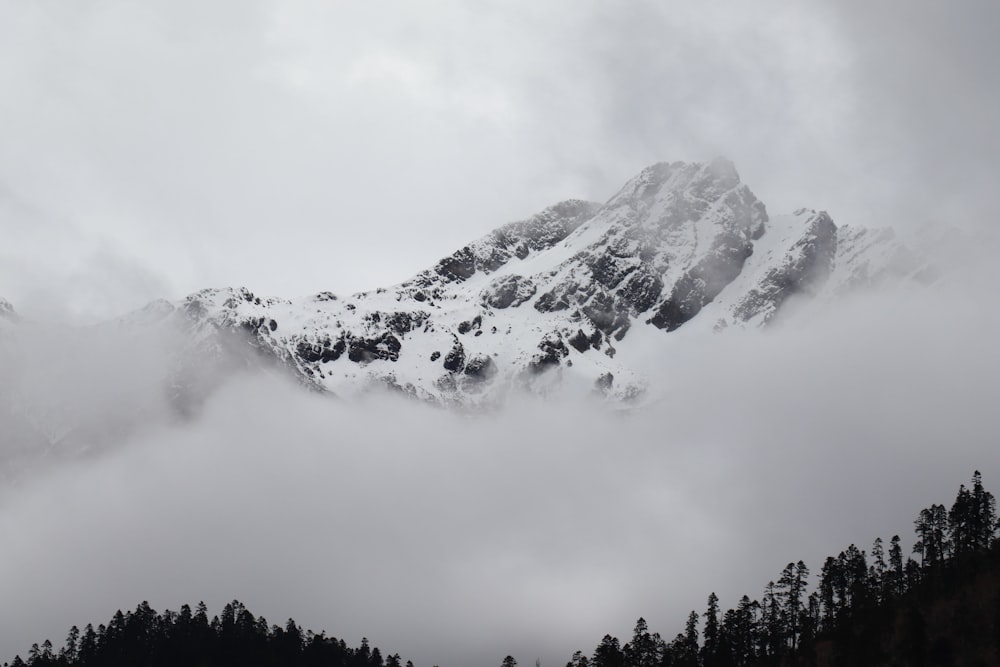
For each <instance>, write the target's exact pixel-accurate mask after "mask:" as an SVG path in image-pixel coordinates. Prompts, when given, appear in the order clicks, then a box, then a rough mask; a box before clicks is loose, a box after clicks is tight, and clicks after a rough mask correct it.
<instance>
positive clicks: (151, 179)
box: [0, 0, 997, 310]
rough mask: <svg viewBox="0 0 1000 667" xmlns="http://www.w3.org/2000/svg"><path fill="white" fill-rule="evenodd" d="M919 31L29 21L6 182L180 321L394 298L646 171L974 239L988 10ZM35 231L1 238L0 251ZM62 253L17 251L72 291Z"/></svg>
mask: <svg viewBox="0 0 1000 667" xmlns="http://www.w3.org/2000/svg"><path fill="white" fill-rule="evenodd" d="M902 7H903V6H902V5H898V4H891V5H882V6H880V8H869V7H867V6H865V7H860V6H856V5H854V4H851V3H828V4H823V5H815V6H810V7H809V8H798V7H796V8H790V7H788V6H787V4H786V3H779V2H767V3H764V5H760V4H758V5H755V6H754V7H752V8H750V7H746V6H744V5H743V4H740V3H736V2H731V3H724V4H723V5H713V6H705V7H702V6H697V7H689V8H681V7H677V6H674V7H665V6H663V5H662V4H657V3H645V2H640V3H633V4H631V5H629V7H627V8H614V9H611V8H609V7H607V6H606V5H604V4H602V3H556V4H552V3H547V4H546V6H545V8H539V7H537V6H536V5H532V4H530V3H502V4H489V3H487V4H481V5H479V6H477V8H476V9H475V10H472V9H470V8H468V7H465V6H463V5H460V4H456V3H448V2H443V3H439V4H437V5H435V7H434V10H433V11H428V10H426V8H419V9H418V8H416V7H414V6H412V5H409V4H407V3H395V4H391V5H390V6H380V7H379V8H378V9H375V8H370V7H345V6H340V5H337V6H330V5H327V4H325V3H312V4H302V5H295V6H288V5H285V4H280V3H274V2H268V1H265V0H261V1H260V2H255V3H238V4H225V3H223V4H216V5H213V8H211V9H206V8H204V7H201V6H200V5H198V4H197V3H152V4H147V5H145V6H144V7H143V8H141V9H138V8H135V7H132V6H130V5H128V4H126V3H118V2H106V3H92V4H89V5H82V6H80V7H75V8H72V9H70V8H59V9H56V8H54V7H43V6H40V5H37V4H35V3H26V2H17V3H12V4H10V5H8V6H6V7H5V8H4V9H3V10H0V11H2V12H3V15H2V17H0V18H2V19H3V20H2V21H0V25H2V27H0V31H2V32H0V36H2V40H0V44H2V46H0V50H2V51H0V55H3V56H4V57H3V58H2V61H3V65H0V84H2V85H3V86H4V89H5V90H8V91H10V94H9V95H8V96H7V97H6V101H5V103H4V104H3V105H0V122H2V123H3V125H4V127H5V128H7V131H6V132H5V133H4V137H3V139H2V140H0V141H2V143H0V148H2V150H0V182H3V183H5V184H6V187H7V188H8V190H9V191H10V192H12V193H14V194H15V195H16V196H18V197H19V198H20V199H21V200H23V201H25V202H27V203H28V204H30V205H31V206H34V207H36V208H39V209H41V210H44V211H46V213H47V214H48V215H50V217H53V218H56V219H59V220H63V221H65V224H66V225H68V226H69V228H70V229H71V230H72V231H73V233H74V234H75V235H76V237H78V238H79V241H78V242H76V241H74V243H73V246H72V247H77V248H79V251H78V255H77V256H76V257H75V259H76V260H77V261H83V260H81V259H80V258H86V257H90V256H92V255H90V254H89V253H90V250H89V249H90V248H91V247H92V246H93V245H94V244H98V245H103V246H106V247H112V248H114V251H115V253H116V255H117V256H118V257H119V258H120V259H121V261H120V262H119V264H122V265H128V266H133V267H134V266H142V267H144V269H145V271H146V272H148V273H149V274H150V275H152V276H156V280H159V281H160V283H161V287H160V288H159V289H160V290H161V291H162V292H164V294H161V295H162V296H170V297H177V296H180V295H183V294H185V293H188V292H191V291H193V290H195V289H199V288H202V287H205V286H219V285H240V284H245V285H248V286H249V287H251V288H253V289H254V290H255V291H258V292H263V293H274V294H282V295H289V296H294V295H298V294H303V293H309V292H315V291H319V290H327V289H332V290H334V291H352V290H357V289H363V288H370V287H372V286H375V285H379V284H385V283H391V282H394V281H398V280H402V279H404V278H406V277H408V276H409V275H411V274H412V273H414V272H416V271H418V270H420V269H422V268H424V267H426V266H427V265H429V264H431V263H432V262H433V261H435V260H436V259H437V258H438V257H440V256H441V255H443V254H446V253H448V252H450V251H451V250H452V249H453V248H455V247H458V246H460V245H462V244H463V243H465V242H467V241H468V240H470V239H471V238H475V237H477V236H479V235H481V234H483V233H485V232H486V231H488V230H489V229H491V228H493V227H495V226H497V225H499V224H500V223H502V222H506V221H509V220H512V219H516V218H520V217H524V216H527V215H529V214H531V213H533V212H535V211H537V210H539V209H541V208H542V207H544V206H546V205H548V204H550V203H553V202H554V201H557V200H559V199H563V198H567V197H583V198H589V199H598V200H603V199H606V198H607V197H609V196H610V195H611V194H612V193H613V192H614V191H615V189H616V188H617V187H618V186H620V184H621V183H622V182H623V181H624V180H625V179H626V178H628V177H629V176H630V175H632V174H634V173H636V172H637V171H638V170H639V169H640V168H641V167H643V166H645V165H646V164H649V163H651V162H654V161H658V160H664V159H666V160H674V159H686V160H702V159H708V158H710V157H712V156H714V155H716V154H725V155H728V156H729V157H730V158H732V159H733V160H734V161H735V162H736V164H737V165H738V167H739V168H740V170H741V173H742V175H743V177H744V180H746V181H747V182H748V183H749V184H750V185H751V187H753V188H754V189H755V190H756V191H757V194H758V195H759V196H760V197H761V198H762V199H763V200H764V201H765V202H767V203H768V205H769V207H770V208H771V210H772V211H775V212H782V211H787V210H791V209H794V208H797V207H799V206H802V205H806V206H810V207H816V208H824V209H828V210H830V211H831V213H832V214H833V215H834V217H835V219H836V220H837V221H838V222H839V223H850V224H872V223H875V224H893V225H897V226H903V227H908V226H918V225H919V224H922V223H924V222H927V221H933V222H940V221H942V220H944V221H946V222H949V223H958V224H962V225H966V226H968V225H969V224H970V221H972V220H977V219H979V218H982V217H985V216H987V215H988V214H989V210H990V205H989V197H988V195H987V193H988V192H989V189H990V185H991V183H992V182H993V181H994V180H995V175H996V163H997V159H996V158H997V155H996V151H997V145H996V142H995V141H994V140H992V139H991V137H993V134H994V133H993V132H992V128H991V126H990V119H991V118H993V117H994V116H995V115H996V114H995V111H996V104H997V102H996V94H997V85H996V83H997V82H996V75H995V73H994V72H993V71H992V68H991V67H990V63H992V62H993V61H994V60H995V58H992V57H991V56H992V55H993V54H992V52H991V49H993V48H994V47H993V46H992V40H990V39H988V38H985V37H984V36H983V34H982V31H983V30H985V29H986V28H984V27H983V26H987V25H991V24H992V23H991V22H990V20H989V18H990V16H992V14H994V13H995V12H996V10H995V9H994V8H993V7H992V6H991V5H990V4H989V3H967V4H964V5H963V6H962V7H957V8H952V7H949V8H947V9H942V8H940V7H938V6H937V5H934V4H933V3H917V4H916V5H914V4H913V3H907V4H906V5H905V10H901V8H902ZM23 225H24V223H23V222H22V221H20V220H19V219H18V214H16V213H12V212H9V211H4V214H3V215H2V216H0V231H2V232H3V234H4V235H5V236H6V237H11V236H17V234H18V227H19V226H23ZM46 243H47V242H46V241H42V240H39V241H38V242H37V243H35V244H33V245H32V246H30V247H28V248H24V249H23V250H19V251H18V253H19V255H20V256H22V257H28V256H31V257H34V258H37V270H36V271H35V273H36V274H38V275H39V276H42V275H45V274H46V273H50V274H52V275H55V276H60V275H62V274H61V267H60V264H59V263H58V262H57V261H56V260H54V259H47V258H46V252H45V249H46ZM4 263H5V264H7V265H8V266H12V265H13V264H12V263H11V262H10V260H9V259H5V260H4ZM109 271H111V272H112V274H113V275H118V274H117V273H116V270H115V269H114V268H110V269H109ZM11 273H12V271H10V270H8V271H7V272H6V274H7V275H8V276H9V275H10V274H11ZM131 275H132V272H130V270H128V269H126V270H125V271H124V272H123V273H122V274H121V278H120V280H119V282H122V283H129V282H131V281H130V276H131ZM76 281H77V282H78V283H80V284H82V283H89V286H88V287H87V289H89V290H91V291H93V292H100V291H102V290H104V289H105V288H104V285H105V283H106V282H107V279H106V278H105V277H103V276H102V275H100V272H95V273H94V275H90V274H85V275H83V276H78V277H77V278H76ZM5 282H7V283H8V285H7V286H6V288H2V287H0V289H3V291H4V293H5V296H7V297H8V298H10V299H12V300H13V301H15V303H17V302H24V301H25V300H29V301H31V300H34V299H35V298H37V297H36V294H35V293H33V292H32V291H31V290H29V289H25V288H23V287H22V286H21V285H19V284H18V282H17V281H16V280H15V279H12V278H6V280H5ZM31 283H32V284H33V285H37V284H40V283H41V278H40V279H39V280H35V279H32V281H31ZM147 285H149V287H150V289H151V288H152V283H151V282H148V281H147ZM36 289H37V288H36ZM53 289H54V288H53ZM150 289H145V290H141V291H142V292H143V293H145V292H148V291H150ZM49 291H53V290H52V289H50V290H49ZM136 298H137V295H136ZM134 301H135V298H132V297H131V296H130V297H129V298H126V297H125V296H122V297H121V298H117V297H116V298H111V297H109V299H108V304H109V306H108V307H109V309H110V308H111V306H112V304H113V306H114V307H117V308H118V309H119V310H127V309H128V308H131V307H132V306H133V304H134ZM24 307H26V308H29V309H30V308H32V306H31V305H30V304H29V305H27V306H24Z"/></svg>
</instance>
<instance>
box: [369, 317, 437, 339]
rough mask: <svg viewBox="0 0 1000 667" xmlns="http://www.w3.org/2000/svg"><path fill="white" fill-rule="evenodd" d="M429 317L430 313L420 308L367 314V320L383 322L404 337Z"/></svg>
mask: <svg viewBox="0 0 1000 667" xmlns="http://www.w3.org/2000/svg"><path fill="white" fill-rule="evenodd" d="M429 317H430V314H428V313H425V312H423V311H420V310H418V311H414V312H408V311H396V312H393V313H379V312H378V311H376V312H374V313H371V314H369V315H367V316H366V317H365V320H366V321H368V322H371V323H374V324H378V323H379V322H382V323H384V326H385V327H386V329H388V330H389V331H391V332H393V333H394V334H396V335H397V336H400V337H403V336H405V335H406V334H408V333H410V332H411V331H413V330H415V329H419V328H420V327H421V326H423V325H424V323H425V322H426V321H427V319H428V318H429Z"/></svg>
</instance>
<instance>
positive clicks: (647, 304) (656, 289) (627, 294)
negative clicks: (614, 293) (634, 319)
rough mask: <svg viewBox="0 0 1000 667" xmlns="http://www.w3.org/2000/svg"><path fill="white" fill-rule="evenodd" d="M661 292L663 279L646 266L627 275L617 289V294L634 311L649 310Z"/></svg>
mask: <svg viewBox="0 0 1000 667" xmlns="http://www.w3.org/2000/svg"><path fill="white" fill-rule="evenodd" d="M661 292H663V279H662V278H660V276H658V275H656V274H655V273H653V272H652V271H651V270H649V269H648V268H646V267H642V268H641V269H639V270H638V271H636V272H635V273H633V274H631V275H630V276H629V277H628V280H626V281H625V284H624V285H622V286H621V288H619V290H618V296H620V297H621V298H622V299H624V300H625V301H627V302H628V303H629V304H630V305H631V306H632V307H633V308H634V309H635V312H637V313H641V312H643V311H645V310H649V309H650V308H652V307H653V304H655V303H656V300H657V299H659V298H660V293H661Z"/></svg>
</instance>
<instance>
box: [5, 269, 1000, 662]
mask: <svg viewBox="0 0 1000 667" xmlns="http://www.w3.org/2000/svg"><path fill="white" fill-rule="evenodd" d="M974 276H978V277H980V278H981V277H982V275H981V274H979V273H977V272H975V271H967V272H964V273H958V274H953V275H950V276H949V277H948V278H947V279H945V280H943V281H941V282H939V283H938V284H936V285H934V286H930V287H927V286H922V287H918V286H910V287H907V288H901V289H897V290H893V291H888V292H881V293H878V294H870V295H858V296H856V297H855V298H853V299H847V300H844V301H842V302H840V303H839V304H838V305H837V306H836V307H833V308H829V309H824V310H819V309H811V308H810V306H809V304H802V305H801V306H800V307H799V309H798V310H799V312H798V313H795V314H796V317H790V318H788V320H787V321H786V322H785V324H784V325H783V326H780V327H777V328H774V329H771V330H769V331H767V332H763V333H761V332H734V331H731V332H727V333H725V334H722V335H714V336H700V337H699V336H694V335H692V334H685V331H684V329H681V330H680V331H678V332H676V333H674V334H664V333H663V332H660V331H655V332H652V333H654V334H655V335H656V336H658V337H662V338H659V339H658V340H660V341H661V343H662V344H661V345H660V347H659V354H658V355H657V357H656V358H655V360H654V359H653V358H652V357H651V358H650V364H649V365H648V366H647V368H648V371H649V374H650V376H651V378H652V382H651V389H650V396H649V403H648V405H647V406H646V407H645V408H643V409H640V410H636V411H632V412H629V413H624V414H623V413H620V412H617V411H614V410H611V409H606V408H600V407H598V405H597V404H589V403H588V404H580V403H579V402H576V401H561V400H559V399H558V397H555V396H551V397H549V398H548V399H545V400H542V399H538V398H529V397H525V398H523V399H517V400H512V401H511V403H510V404H508V405H506V406H505V407H504V408H503V409H500V410H497V411H493V412H489V413H486V414H475V415H469V414H457V413H453V412H449V411H444V410H440V409H436V408H430V407H427V406H424V405H421V404H417V403H414V402H410V401H404V400H400V399H398V398H393V397H390V396H372V397H370V398H368V399H367V400H364V401H361V402H350V403H348V402H344V401H340V400H337V399H333V398H331V397H328V396H321V395H316V394H314V393H310V392H306V391H304V390H302V389H301V388H300V387H298V386H296V385H294V384H292V383H290V382H289V381H288V380H287V379H285V378H283V377H281V376H280V375H278V374H275V373H274V372H273V371H268V372H259V373H253V372H246V373H242V374H236V375H233V376H231V377H229V379H228V380H227V381H226V382H225V383H223V385H222V387H221V388H220V389H219V390H218V391H216V392H215V393H213V394H212V395H211V396H210V397H209V398H208V400H207V402H206V403H205V405H204V406H203V407H202V409H201V411H200V412H199V414H198V416H197V417H196V418H193V419H188V420H183V421H178V420H176V419H172V418H168V417H166V416H164V415H166V414H168V413H169V411H168V410H164V411H161V412H160V413H159V415H160V416H158V417H155V418H151V419H149V420H148V421H147V422H146V423H145V424H143V425H141V426H139V427H135V428H132V429H131V430H126V431H125V433H126V434H127V435H126V436H123V437H122V439H121V441H120V442H117V443H116V446H114V447H112V448H109V449H107V450H106V451H103V452H101V453H94V452H91V454H90V455H89V456H88V457H86V458H84V459H79V458H71V459H68V460H67V459H60V458H50V459H48V460H49V463H47V464H45V465H43V466H36V467H35V468H34V469H32V470H31V471H30V472H29V473H25V474H23V475H22V476H21V477H20V478H19V480H18V481H17V483H16V484H8V485H7V486H6V487H5V489H4V491H3V493H2V495H0V531H2V534H3V535H5V536H7V540H6V542H5V555H4V558H3V559H2V561H0V597H2V598H3V599H4V600H5V601H6V604H5V605H4V608H3V610H2V611H0V654H2V655H3V657H4V659H10V658H11V657H13V655H14V653H21V654H22V655H23V654H25V653H26V651H27V649H28V647H29V646H30V644H31V643H32V642H34V641H41V640H42V639H44V638H45V637H50V638H52V639H53V641H54V642H55V643H56V644H57V645H58V644H59V643H61V641H62V639H63V637H64V636H65V632H66V630H67V629H68V628H69V626H70V625H72V624H77V625H81V626H82V625H83V624H85V623H88V622H90V623H94V624H95V625H96V624H97V623H99V622H106V621H107V620H108V618H110V616H111V615H112V613H113V612H114V611H115V610H116V609H119V608H122V609H129V608H134V607H135V606H136V605H137V604H138V603H139V602H141V601H142V600H148V601H149V602H150V603H151V604H152V605H153V607H154V608H156V609H158V610H163V609H164V608H171V609H177V608H178V607H179V606H180V605H182V604H184V603H191V604H194V603H196V602H198V601H199V600H204V601H205V602H206V603H208V605H209V608H210V610H211V612H212V613H218V611H219V610H220V609H221V607H222V605H224V604H225V603H226V602H228V601H230V600H232V599H234V598H236V599H239V600H241V601H242V602H244V603H245V604H247V606H248V607H249V608H250V610H251V611H253V612H254V613H255V614H258V615H264V616H266V617H267V618H268V620H269V621H270V622H271V623H283V622H284V621H285V620H286V619H287V618H288V617H293V618H295V619H296V621H297V622H299V623H300V624H302V625H303V626H305V627H308V628H312V629H314V630H316V631H320V630H326V631H327V632H328V633H330V634H333V635H334V636H337V637H342V638H344V639H345V640H347V641H348V642H349V643H351V644H357V643H358V642H360V640H361V638H362V637H368V638H369V640H370V641H371V642H372V644H373V645H376V646H379V647H380V648H381V649H382V650H383V651H388V652H397V651H398V652H399V653H401V654H402V655H403V656H404V657H406V658H411V659H413V660H414V662H415V663H416V664H417V665H418V666H419V665H426V666H430V665H435V664H439V665H441V666H442V667H447V666H464V665H471V666H475V665H484V666H488V665H495V664H499V662H500V661H501V659H502V658H503V656H505V655H507V654H512V655H514V656H515V657H516V658H517V659H518V660H519V661H520V662H521V663H522V664H530V663H531V661H533V660H534V659H536V658H541V660H542V662H543V664H549V665H551V664H563V663H564V662H565V661H566V660H568V659H569V657H570V655H571V654H572V652H573V651H574V650H577V649H581V650H583V651H584V652H586V653H588V654H589V653H590V652H591V651H592V650H593V648H594V647H595V646H596V644H597V643H598V642H599V640H600V638H601V637H602V636H603V635H604V634H605V633H612V634H615V635H617V636H619V637H620V638H621V639H622V641H625V640H627V639H628V638H629V637H630V635H631V629H632V626H633V624H634V622H635V620H636V619H637V618H638V617H639V616H643V617H645V618H646V619H647V621H649V624H650V627H651V628H652V629H653V630H656V631H659V632H661V633H662V634H663V635H664V636H666V637H668V638H669V637H672V636H673V635H674V634H676V633H677V632H679V631H680V630H681V628H682V624H683V622H684V620H685V617H686V614H687V612H688V611H689V610H691V609H697V610H698V611H699V612H700V611H702V610H703V609H702V608H703V606H704V603H705V599H706V597H707V596H708V594H709V592H711V591H715V592H717V593H718V594H719V596H720V597H721V599H722V604H723V605H724V607H725V606H731V605H734V604H735V603H736V601H737V599H738V597H739V596H740V595H742V594H744V593H747V594H749V595H750V596H751V597H758V596H759V595H760V593H761V590H762V588H763V586H764V585H765V584H766V583H767V581H769V580H771V579H774V578H775V577H776V576H777V575H778V573H779V572H780V570H781V568H782V567H783V566H784V565H785V564H786V563H787V562H789V561H792V560H798V559H804V560H805V561H806V563H807V564H808V565H809V566H810V567H811V568H812V569H813V571H814V574H815V573H817V572H818V570H819V567H820V565H821V563H822V559H823V558H824V557H825V556H826V555H829V554H835V553H836V552H838V551H840V550H841V549H843V548H844V547H846V546H847V545H848V544H849V543H852V542H853V543H857V544H858V545H859V546H861V547H862V548H866V549H867V548H869V547H870V544H871V542H872V541H873V540H874V539H875V538H876V537H878V536H882V537H883V538H884V539H888V538H889V537H891V535H893V534H895V533H898V534H900V535H901V536H902V537H903V541H904V544H905V545H907V547H908V545H910V544H912V533H911V531H912V520H913V518H914V517H915V516H916V514H917V513H918V512H919V510H920V509H921V508H923V507H925V506H928V505H929V504H931V503H934V502H942V503H946V504H950V502H951V501H952V500H953V498H954V494H955V492H956V490H957V488H958V485H959V484H960V483H963V482H966V481H967V480H968V478H969V477H970V476H971V474H972V471H973V470H974V469H979V470H981V471H982V472H983V475H984V478H985V481H986V484H987V487H988V488H993V489H994V490H995V489H996V488H997V486H996V484H997V481H998V480H1000V462H998V461H997V457H996V449H995V448H996V442H995V433H996V427H997V425H996V415H995V400H996V397H997V396H998V395H1000V379H998V378H1000V361H998V357H997V355H996V354H995V353H994V344H995V340H996V336H997V334H998V332H1000V318H998V315H997V313H996V311H995V310H992V309H990V308H988V307H986V304H988V303H989V301H986V300H985V297H986V296H987V294H988V293H989V292H990V290H989V288H988V285H987V284H986V283H982V284H979V285H977V284H975V283H973V282H970V280H971V278H972V277H974ZM794 307H795V306H794V304H793V308H794ZM629 335H630V336H632V335H636V336H638V338H637V339H636V343H637V345H639V346H642V345H647V344H650V341H655V340H657V339H656V338H654V337H648V336H646V335H645V334H643V333H641V332H640V330H638V329H635V330H634V331H633V332H631V333H630V334H629ZM87 344H88V345H90V343H89V342H88V343H87ZM114 347H115V346H110V345H109V346H106V347H104V348H99V347H94V346H92V345H90V349H91V350H93V353H92V354H91V361H90V362H88V365H87V366H86V367H83V368H81V367H77V370H78V371H80V372H65V373H63V374H61V375H58V374H57V375H52V373H53V371H52V368H55V367H58V366H59V365H60V364H62V363H63V362H65V361H67V359H66V358H64V356H61V355H69V356H73V355H77V354H79V353H80V348H79V347H76V346H75V345H74V344H73V343H67V345H66V346H65V348H64V350H65V351H64V352H60V351H59V348H57V347H51V348H50V350H51V352H50V354H49V355H48V356H39V355H34V354H33V355H30V356H28V357H26V358H23V360H22V361H21V362H20V364H21V370H22V371H24V372H22V373H20V374H5V377H31V376H34V377H50V378H51V379H52V382H53V383H54V385H58V386H59V387H61V389H60V391H59V392H58V394H59V396H61V397H62V398H61V399H60V400H61V401H63V402H64V403H65V402H69V403H73V402H74V400H76V401H78V402H80V404H81V405H86V408H87V411H88V412H92V413H94V414H97V415H113V414H115V412H116V411H117V410H119V409H121V408H122V407H131V408H134V409H136V410H140V411H143V412H144V414H145V413H146V412H145V411H148V410H150V407H149V404H148V403H150V402H154V403H155V401H153V399H149V401H146V400H145V399H143V400H142V401H138V402H135V401H134V402H133V403H132V404H127V405H126V406H122V404H121V400H122V395H123V392H125V393H127V394H129V395H138V396H154V395H155V391H154V390H153V389H152V386H153V385H152V383H153V379H152V378H156V377H157V376H156V373H147V374H141V375H136V374H129V373H126V372H122V371H123V369H124V368H126V367H127V364H122V362H121V358H120V357H115V356H114V355H113V354H109V352H111V351H112V350H113V349H114ZM116 359H118V361H115V360H116ZM102 360H103V361H105V362H107V367H108V368H109V369H111V370H109V371H108V372H102V371H101V370H100V366H101V361H102ZM8 361H9V363H14V362H12V361H10V357H8ZM10 370H11V368H7V369H6V371H7V372H8V373H9V371H10ZM29 371H30V372H29ZM46 373H48V374H49V375H46ZM143 377H145V378H150V379H148V380H143V379H141V378H143ZM137 378H140V379H137ZM146 385H148V387H147V388H146V389H143V388H142V387H143V386H146ZM95 387H100V391H98V392H95V391H92V389H93V388H95ZM74 395H76V398H75V399H74V398H73V397H74ZM150 414H153V413H150ZM109 418H110V417H109Z"/></svg>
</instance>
